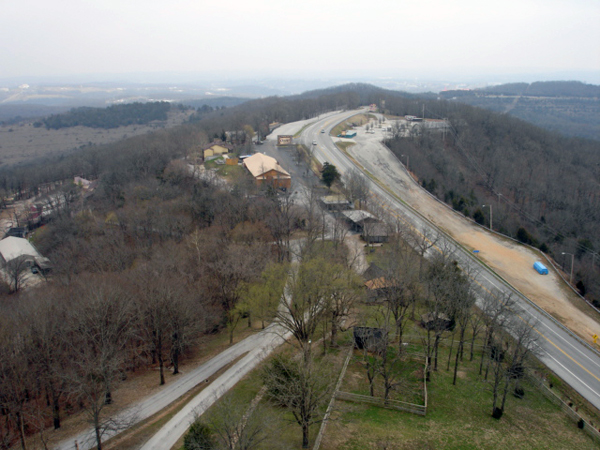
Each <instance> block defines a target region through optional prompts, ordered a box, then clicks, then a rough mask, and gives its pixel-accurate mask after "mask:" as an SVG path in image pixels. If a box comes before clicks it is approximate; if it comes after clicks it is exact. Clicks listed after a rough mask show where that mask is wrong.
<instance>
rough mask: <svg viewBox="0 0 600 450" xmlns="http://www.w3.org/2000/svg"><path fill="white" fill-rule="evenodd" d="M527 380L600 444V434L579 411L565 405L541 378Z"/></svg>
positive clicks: (531, 377)
mask: <svg viewBox="0 0 600 450" xmlns="http://www.w3.org/2000/svg"><path fill="white" fill-rule="evenodd" d="M527 379H528V380H529V381H530V382H531V383H532V384H534V385H535V386H536V387H537V388H538V390H539V391H540V392H541V393H542V394H543V395H544V396H545V397H546V398H547V399H548V400H550V401H551V402H552V403H554V404H555V405H557V406H560V408H561V409H562V410H563V411H564V412H565V413H566V414H567V416H568V417H569V418H570V419H572V420H573V422H575V423H577V424H580V423H582V424H583V430H584V431H585V432H586V433H587V434H588V435H589V436H590V437H591V438H592V439H594V440H595V441H596V442H597V443H600V432H599V431H598V430H597V429H596V428H594V426H593V425H591V424H590V423H589V422H588V421H586V420H585V419H584V418H583V417H581V416H580V415H579V413H578V412H577V411H575V410H574V409H573V408H571V407H570V406H569V405H568V404H567V403H565V402H564V401H563V400H562V399H561V398H560V397H559V396H558V395H556V394H555V393H554V391H552V390H551V389H550V388H549V387H548V386H546V385H545V384H544V383H543V382H542V381H541V380H540V379H539V378H537V377H535V376H532V375H529V376H528V377H527Z"/></svg>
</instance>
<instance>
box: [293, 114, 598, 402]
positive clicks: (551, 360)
mask: <svg viewBox="0 0 600 450" xmlns="http://www.w3.org/2000/svg"><path fill="white" fill-rule="evenodd" d="M358 112H361V111H348V112H344V113H339V114H336V115H334V116H330V117H327V118H326V119H323V120H319V121H317V122H315V123H314V124H312V125H311V126H309V127H307V128H306V129H305V130H304V132H303V134H302V137H301V139H302V143H303V144H304V145H306V146H307V147H310V146H312V147H313V153H314V156H315V157H316V158H317V159H318V160H319V161H320V162H321V163H323V162H325V161H327V162H329V163H331V164H334V165H335V166H336V167H337V168H338V171H339V172H340V173H341V174H342V175H343V174H346V173H348V172H349V171H352V170H359V171H362V170H363V167H361V166H360V165H357V164H355V163H354V162H353V161H352V159H350V158H349V157H348V156H347V155H346V154H344V153H343V152H342V151H341V150H339V149H338V148H337V147H336V146H335V145H334V143H333V141H332V139H331V137H330V136H329V133H330V131H331V129H332V128H333V127H334V126H335V125H337V124H338V123H339V122H341V121H342V120H344V119H346V118H348V117H350V116H352V115H355V114H357V113H358ZM362 112H364V111H362ZM321 130H324V131H325V132H321ZM313 142H316V145H313ZM357 145H358V144H357ZM358 150H360V149H358ZM363 174H364V176H365V177H366V179H367V180H368V183H369V188H370V191H371V194H372V196H374V197H375V198H376V199H377V200H378V201H379V202H380V203H382V204H385V205H386V207H387V208H388V210H389V212H390V213H392V214H394V215H395V216H396V217H399V218H401V219H402V220H403V221H405V222H406V223H407V224H408V225H409V226H411V227H413V228H414V229H415V230H417V231H419V232H423V231H424V230H427V229H429V230H432V231H434V232H436V233H438V234H440V236H442V239H443V241H444V242H443V245H445V246H451V247H452V248H453V249H454V252H455V258H456V259H457V261H458V263H459V264H460V266H461V267H463V268H465V269H476V270H468V272H469V273H473V274H474V275H473V279H474V281H475V283H476V284H477V285H478V286H479V288H480V289H481V291H483V290H493V289H497V290H500V291H502V292H505V293H512V294H513V295H516V296H517V298H518V299H519V306H520V307H521V309H522V310H523V312H524V314H527V315H529V320H531V323H535V324H536V325H535V328H536V331H537V332H538V334H539V341H538V345H539V350H540V354H539V358H540V359H541V361H542V362H543V363H544V364H546V366H547V367H548V368H550V369H551V370H552V371H554V372H555V373H556V374H557V375H558V376H559V377H560V378H562V379H563V380H564V381H565V382H567V383H568V384H569V385H570V386H571V387H573V389H575V390H576V391H577V392H578V393H579V394H581V395H582V396H583V397H584V398H585V399H587V400H588V401H589V402H590V403H591V404H592V405H594V406H595V407H596V408H598V409H600V355H599V354H598V352H597V351H596V350H594V349H592V348H591V347H590V346H589V345H587V344H586V343H584V342H583V341H582V340H581V339H579V338H578V337H576V336H575V335H574V334H573V333H572V332H571V331H570V330H568V329H567V328H565V327H564V326H563V325H562V324H560V323H558V322H557V321H556V320H555V319H554V318H552V317H551V316H550V315H549V314H547V313H546V312H544V311H543V310H541V309H540V308H539V307H537V306H536V305H535V304H534V303H533V302H532V301H530V300H529V299H527V298H526V297H525V296H524V295H522V294H521V293H519V292H518V291H517V290H515V289H514V288H513V287H512V286H510V285H509V284H508V283H507V282H505V281H504V280H502V279H501V278H500V277H498V276H497V275H496V274H494V273H493V272H492V271H490V270H489V269H487V268H486V267H485V266H484V265H483V264H481V262H480V261H479V260H477V259H476V258H475V257H474V256H473V255H472V254H471V253H470V252H468V251H467V250H465V249H464V248H463V247H462V246H461V245H460V244H458V243H457V242H455V241H454V240H453V239H452V238H451V237H450V236H449V235H447V234H445V233H443V232H442V231H441V230H440V229H438V228H437V227H436V226H435V225H434V224H433V223H431V222H430V221H429V220H427V219H426V218H424V217H423V216H422V215H421V214H419V213H417V212H416V211H415V210H414V209H413V208H411V207H410V206H408V205H407V204H405V203H403V202H402V201H400V200H399V199H398V198H397V196H396V195H392V194H390V192H388V190H387V189H384V187H382V186H380V185H379V184H378V183H377V182H375V181H374V180H373V179H371V178H369V177H368V176H367V175H366V174H365V173H364V172H363ZM374 175H375V176H377V174H374ZM386 188H387V187H386ZM439 244H440V245H442V244H441V242H440V243H439ZM525 319H527V318H525Z"/></svg>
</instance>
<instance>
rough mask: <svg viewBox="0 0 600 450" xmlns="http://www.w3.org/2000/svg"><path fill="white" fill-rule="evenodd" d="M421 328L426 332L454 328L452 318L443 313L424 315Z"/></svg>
mask: <svg viewBox="0 0 600 450" xmlns="http://www.w3.org/2000/svg"><path fill="white" fill-rule="evenodd" d="M421 326H422V327H423V328H425V329H426V330H451V329H452V328H453V324H452V321H451V320H450V318H449V317H448V316H447V315H446V314H444V313H441V312H438V313H433V312H431V313H427V314H423V315H422V316H421Z"/></svg>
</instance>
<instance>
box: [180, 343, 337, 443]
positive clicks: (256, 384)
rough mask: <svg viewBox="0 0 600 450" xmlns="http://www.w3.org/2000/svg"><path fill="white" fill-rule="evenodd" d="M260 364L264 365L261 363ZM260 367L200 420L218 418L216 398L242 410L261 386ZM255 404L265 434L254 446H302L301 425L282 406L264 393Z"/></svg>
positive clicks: (315, 430)
mask: <svg viewBox="0 0 600 450" xmlns="http://www.w3.org/2000/svg"><path fill="white" fill-rule="evenodd" d="M314 348H315V351H319V350H320V348H319V347H318V346H315V347H314ZM290 351H291V348H290V346H288V345H284V346H283V347H282V348H281V349H279V350H278V351H277V352H276V353H279V352H285V353H289V352H290ZM345 354H346V353H345V352H344V354H343V355H342V354H341V353H340V358H341V357H342V356H344V355H345ZM269 360H270V359H267V361H269ZM260 367H261V368H262V367H264V364H263V365H261V366H260ZM261 368H259V369H257V370H254V371H252V372H251V373H250V374H248V375H247V376H246V377H245V378H243V379H242V380H241V381H240V382H239V383H238V384H236V385H235V387H234V388H233V389H232V390H231V391H229V392H228V393H227V394H226V395H225V396H223V398H222V399H220V400H219V401H218V402H217V403H215V405H213V406H212V407H211V408H209V409H208V411H207V412H206V413H205V414H204V415H203V416H202V421H203V422H204V423H211V421H212V420H216V421H217V422H218V421H219V419H218V414H219V413H218V403H219V402H228V401H229V402H230V403H229V404H230V405H233V407H235V408H241V410H243V411H246V410H247V408H248V407H249V406H250V403H251V402H252V400H253V399H254V398H255V397H256V395H257V394H258V393H259V391H260V390H261V388H262V386H263V381H262V372H261V370H262V369H261ZM258 407H259V408H260V414H261V416H260V417H261V421H262V423H263V426H264V429H265V431H266V435H267V438H266V440H265V441H264V442H262V443H261V444H260V445H259V446H258V447H256V450H275V449H277V450H279V449H281V450H284V449H300V448H302V431H301V428H300V426H299V425H298V424H297V423H296V421H295V420H294V417H293V416H292V414H291V413H290V412H289V411H287V410H286V408H283V407H278V406H275V405H273V404H272V403H271V402H270V401H269V400H268V399H267V397H266V396H264V397H263V398H262V400H261V401H260V403H259V406H258ZM323 412H324V411H323ZM320 426H321V425H320V423H317V424H314V425H312V426H311V427H310V444H311V445H312V444H313V441H314V439H315V437H316V436H317V434H318V432H319V428H320ZM177 449H179V450H183V439H181V440H180V442H179V443H178V445H176V446H175V447H173V450H177Z"/></svg>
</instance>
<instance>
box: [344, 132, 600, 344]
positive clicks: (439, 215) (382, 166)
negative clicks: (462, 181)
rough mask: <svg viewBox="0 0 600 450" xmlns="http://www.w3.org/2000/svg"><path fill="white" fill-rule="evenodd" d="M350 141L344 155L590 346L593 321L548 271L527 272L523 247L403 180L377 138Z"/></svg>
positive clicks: (529, 262)
mask: <svg viewBox="0 0 600 450" xmlns="http://www.w3.org/2000/svg"><path fill="white" fill-rule="evenodd" d="M355 140H356V143H357V145H355V146H352V147H350V148H349V149H348V152H349V153H350V155H352V156H353V157H354V158H355V159H356V160H357V161H359V162H360V164H362V165H363V166H364V167H365V168H366V169H367V170H369V171H370V172H371V173H372V174H374V175H375V176H376V177H377V178H378V179H379V180H380V181H381V182H382V183H383V184H385V185H387V186H389V187H390V188H391V189H393V190H394V192H396V193H397V194H398V195H399V196H400V197H401V198H402V199H404V200H405V201H406V202H407V203H409V204H410V205H411V206H412V207H413V208H414V209H416V210H417V211H419V212H420V213H421V214H423V215H424V216H425V217H427V218H428V219H429V220H431V221H432V222H433V223H435V224H436V225H437V226H438V227H439V228H441V229H443V230H444V231H446V232H447V233H448V234H450V235H451V236H452V237H453V238H454V239H455V240H457V241H458V242H460V243H461V244H462V245H463V246H465V247H466V248H468V249H471V250H479V257H480V258H481V259H482V260H483V261H484V262H485V263H486V264H487V265H489V266H490V267H492V268H493V269H494V270H495V271H496V273H498V274H499V275H500V276H502V277H503V278H504V279H506V280H507V281H508V282H509V283H510V284H511V285H513V286H514V287H515V288H516V289H518V290H519V291H521V292H522V293H523V294H525V295H526V296H527V297H528V298H529V299H531V300H532V301H534V302H535V303H536V304H537V305H538V306H540V307H541V308H543V309H544V310H545V311H547V312H548V313H550V314H551V315H552V316H554V317H555V318H557V319H559V320H560V321H561V322H562V323H563V324H564V325H565V326H567V327H569V328H570V329H571V330H572V331H573V332H575V333H577V334H578V335H579V336H580V337H582V338H583V339H585V340H586V341H588V342H590V343H591V342H592V338H591V336H592V335H593V334H595V333H598V332H600V322H599V318H598V317H596V318H593V317H590V316H588V315H587V314H586V313H585V312H584V311H582V310H580V309H579V308H578V307H577V306H575V304H574V302H581V301H582V300H580V299H579V298H578V297H577V296H575V295H574V294H573V293H572V292H571V291H570V290H569V289H568V287H567V286H566V285H565V284H564V283H563V281H562V280H561V278H560V277H559V275H558V274H557V273H556V272H554V271H553V270H552V269H550V273H549V275H546V276H542V275H539V274H538V273H537V272H536V271H535V270H534V269H533V263H534V262H535V261H538V260H540V259H541V258H540V256H539V255H537V254H536V253H535V252H533V251H532V250H530V249H528V248H527V247H525V246H522V245H519V244H517V243H515V242H513V241H510V240H508V239H506V238H502V237H499V236H496V235H494V234H491V233H489V232H487V231H485V230H484V229H483V228H481V227H479V226H477V225H476V224H474V223H472V222H471V221H468V220H466V219H465V218H464V217H463V216H462V215H460V214H457V213H456V212H454V211H453V210H451V209H450V208H449V207H447V206H445V205H443V204H441V203H440V202H439V201H437V200H435V199H433V198H432V197H431V196H430V195H429V194H428V193H427V192H425V191H424V190H423V189H421V188H420V187H419V186H417V185H416V183H415V182H414V181H413V180H412V179H411V178H409V176H408V174H407V173H406V170H405V168H404V167H403V165H402V164H401V163H400V161H398V159H397V158H396V157H395V156H394V155H393V154H392V153H391V152H390V151H389V150H388V149H387V148H386V147H384V146H383V145H382V144H381V142H380V140H381V135H380V134H379V133H376V134H366V133H365V130H364V128H362V129H360V130H359V133H358V135H357V137H356V139H355Z"/></svg>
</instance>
